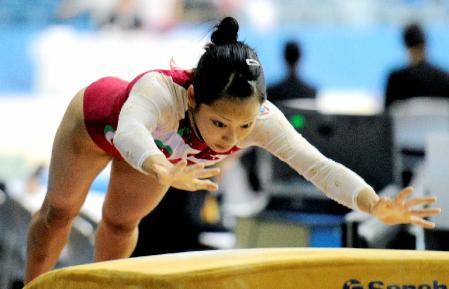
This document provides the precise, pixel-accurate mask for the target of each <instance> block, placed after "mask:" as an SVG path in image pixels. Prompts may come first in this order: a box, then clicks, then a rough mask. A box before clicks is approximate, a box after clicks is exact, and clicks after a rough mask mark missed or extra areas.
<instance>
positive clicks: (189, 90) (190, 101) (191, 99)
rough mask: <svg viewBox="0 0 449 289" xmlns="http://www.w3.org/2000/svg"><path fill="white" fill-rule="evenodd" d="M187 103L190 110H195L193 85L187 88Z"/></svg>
mask: <svg viewBox="0 0 449 289" xmlns="http://www.w3.org/2000/svg"><path fill="white" fill-rule="evenodd" d="M187 101H188V105H189V107H190V108H192V109H195V108H196V106H197V104H196V101H195V90H194V89H193V84H191V85H189V87H188V88H187Z"/></svg>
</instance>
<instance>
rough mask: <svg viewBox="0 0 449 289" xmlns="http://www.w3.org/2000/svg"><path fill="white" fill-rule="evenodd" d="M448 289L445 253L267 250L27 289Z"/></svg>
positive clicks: (172, 261)
mask: <svg viewBox="0 0 449 289" xmlns="http://www.w3.org/2000/svg"><path fill="white" fill-rule="evenodd" d="M60 288H61V289H62V288H63V289H81V288H82V289H105V288H111V289H112V288H113V289H131V288H132V289H141V288H152V289H174V288H177V289H178V288H179V289H202V288H207V289H234V288H239V289H240V288H241V289H268V288H270V289H301V288H303V289H333V288H335V289H337V288H338V289H365V288H366V289H448V288H449V252H437V251H411V250H409V251H407V250H380V249H349V248H338V249H318V248H270V249H235V250H220V251H200V252H190V253H179V254H167V255H159V256H148V257H139V258H131V259H122V260H115V261H108V262H100V263H94V264H87V265H80V266H74V267H68V268H64V269H59V270H55V271H52V272H48V273H46V274H44V275H41V276H40V277H38V278H36V279H35V280H34V281H33V282H31V283H29V284H28V285H27V286H26V287H25V289H60Z"/></svg>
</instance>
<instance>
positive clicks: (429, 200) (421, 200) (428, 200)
mask: <svg viewBox="0 0 449 289" xmlns="http://www.w3.org/2000/svg"><path fill="white" fill-rule="evenodd" d="M436 201H437V198H436V197H418V198H414V199H411V200H409V201H407V202H406V203H405V205H406V206H407V207H408V208H410V207H414V206H418V205H432V204H434V203H435V202H436Z"/></svg>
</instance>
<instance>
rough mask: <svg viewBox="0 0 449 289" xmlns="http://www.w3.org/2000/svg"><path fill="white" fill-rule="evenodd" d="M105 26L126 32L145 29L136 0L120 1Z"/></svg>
mask: <svg viewBox="0 0 449 289" xmlns="http://www.w3.org/2000/svg"><path fill="white" fill-rule="evenodd" d="M103 26H112V27H116V28H120V29H124V30H133V29H141V28H143V19H142V16H141V15H140V14H139V5H138V1H136V0H119V1H118V3H117V4H116V6H115V9H113V10H112V11H111V13H110V14H109V17H108V18H107V19H106V22H105V23H103Z"/></svg>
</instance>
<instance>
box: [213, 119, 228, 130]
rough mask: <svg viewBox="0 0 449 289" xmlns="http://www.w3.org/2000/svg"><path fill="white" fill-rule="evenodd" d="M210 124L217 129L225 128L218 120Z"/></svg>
mask: <svg viewBox="0 0 449 289" xmlns="http://www.w3.org/2000/svg"><path fill="white" fill-rule="evenodd" d="M212 123H213V124H214V125H215V126H216V127H219V128H225V127H226V125H225V124H224V123H222V122H221V121H219V120H212Z"/></svg>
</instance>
